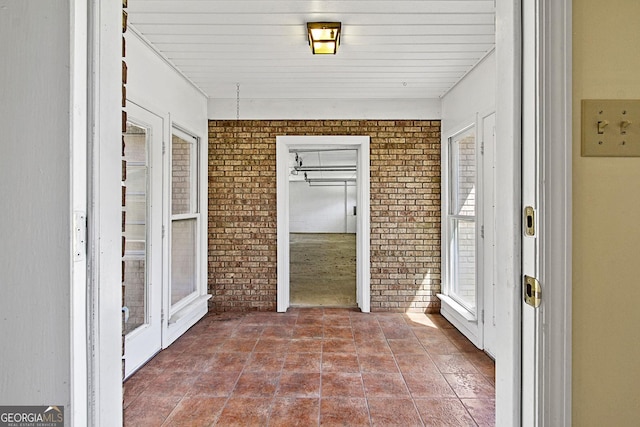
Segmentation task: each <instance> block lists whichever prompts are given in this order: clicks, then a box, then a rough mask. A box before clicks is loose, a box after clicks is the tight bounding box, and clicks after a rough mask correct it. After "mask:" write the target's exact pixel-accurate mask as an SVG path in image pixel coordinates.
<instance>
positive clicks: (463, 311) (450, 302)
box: [436, 294, 478, 323]
mask: <svg viewBox="0 0 640 427" xmlns="http://www.w3.org/2000/svg"><path fill="white" fill-rule="evenodd" d="M436 296H437V297H438V298H440V301H442V303H443V304H445V305H446V306H447V307H448V308H450V309H451V310H453V311H455V312H456V313H457V314H459V315H460V316H462V317H463V318H464V319H465V320H466V321H467V322H472V323H478V317H477V316H476V315H475V314H473V313H471V312H470V311H469V310H468V309H467V308H466V307H464V306H463V305H462V304H460V303H458V302H457V301H456V300H454V299H453V298H451V297H450V296H448V295H445V294H436Z"/></svg>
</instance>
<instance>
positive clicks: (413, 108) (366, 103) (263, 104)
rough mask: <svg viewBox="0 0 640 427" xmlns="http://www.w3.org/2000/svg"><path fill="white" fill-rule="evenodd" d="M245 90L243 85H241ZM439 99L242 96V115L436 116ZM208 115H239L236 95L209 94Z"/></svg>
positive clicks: (255, 117) (219, 117)
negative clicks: (255, 97) (246, 97)
mask: <svg viewBox="0 0 640 427" xmlns="http://www.w3.org/2000/svg"><path fill="white" fill-rule="evenodd" d="M241 92H242V88H241ZM440 111H441V110H440V99H439V98H431V99H243V98H242V97H241V98H240V118H241V119H245V120H281V119H290V120H296V119H301V120H303V119H304V120H331V119H343V120H349V119H363V120H364V119H374V120H375V119H378V120H385V119H387V120H412V119H414V120H419V119H424V120H437V119H439V118H440ZM209 118H210V119H216V120H229V119H235V118H236V100H235V99H213V98H209Z"/></svg>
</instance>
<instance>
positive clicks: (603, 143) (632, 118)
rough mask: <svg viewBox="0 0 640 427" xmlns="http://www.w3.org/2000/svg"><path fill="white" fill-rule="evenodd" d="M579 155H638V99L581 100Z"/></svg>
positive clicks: (639, 155)
mask: <svg viewBox="0 0 640 427" xmlns="http://www.w3.org/2000/svg"><path fill="white" fill-rule="evenodd" d="M582 156H584V157H640V99H583V100H582Z"/></svg>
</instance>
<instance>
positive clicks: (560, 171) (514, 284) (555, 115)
mask: <svg viewBox="0 0 640 427" xmlns="http://www.w3.org/2000/svg"><path fill="white" fill-rule="evenodd" d="M78 4H79V3H77V2H75V1H74V2H72V3H71V5H72V7H73V8H74V9H73V10H74V11H76V8H77V7H78ZM519 5H520V2H519V1H518V0H497V2H496V21H497V49H496V57H497V64H498V70H497V77H498V79H497V80H498V81H499V82H500V87H501V90H500V91H498V94H497V100H496V102H497V105H496V110H497V111H496V114H497V117H499V119H498V120H499V123H498V126H497V128H496V132H497V140H498V144H500V143H501V141H505V143H504V144H503V145H505V146H508V147H498V149H499V150H501V154H500V155H501V156H504V157H505V158H507V159H510V160H511V163H512V165H504V166H503V167H502V168H501V169H498V168H497V169H496V179H497V180H507V181H512V180H513V177H514V176H516V175H517V174H516V171H515V170H514V166H515V165H517V164H518V163H517V162H518V161H519V148H516V147H519V130H520V129H519V123H520V98H519V87H520V86H519V85H520V77H519V76H520V66H519V52H520V41H521V37H520V34H519V31H520V30H519V22H520V6H519ZM541 12H542V14H543V16H542V17H541V19H542V21H543V22H544V31H543V33H542V35H541V36H542V39H543V40H542V44H543V46H544V47H545V48H546V50H545V51H544V52H545V53H544V57H543V64H542V65H543V71H544V75H545V78H544V80H545V85H544V86H543V87H545V95H547V97H546V98H545V102H544V103H543V118H544V120H545V127H544V130H543V141H542V144H543V152H544V153H543V169H544V173H545V188H544V192H543V200H542V201H543V203H544V206H543V207H542V208H541V209H540V215H539V218H542V217H543V218H544V220H545V222H544V225H545V227H544V228H543V230H542V233H544V236H545V239H544V247H543V261H544V262H545V267H546V268H545V269H544V271H543V275H542V278H543V286H544V287H545V288H544V292H545V295H546V297H543V298H545V299H546V300H547V301H546V303H547V304H548V305H547V309H546V311H545V316H546V317H545V324H544V326H545V329H546V330H547V331H549V334H548V335H547V342H546V347H545V351H546V352H547V353H546V354H547V356H546V360H545V361H548V364H546V365H544V366H543V372H542V376H543V387H542V390H543V392H542V395H541V396H540V399H541V400H542V401H541V407H542V408H543V410H544V414H545V415H544V417H543V418H542V421H543V422H544V423H545V424H546V425H557V426H561V425H567V426H568V425H570V424H571V145H572V142H571V120H570V119H571V115H572V111H571V0H544V7H543V8H542V10H541ZM80 14H82V13H81V11H80ZM76 17H77V16H76ZM88 18H89V19H88V25H87V27H88V34H89V37H88V41H87V44H88V47H89V58H88V60H87V67H88V69H89V71H90V73H89V81H88V85H87V87H88V92H89V94H90V101H89V103H88V104H87V106H86V113H87V122H88V124H89V126H88V129H89V141H88V145H89V148H90V149H89V154H88V159H89V161H88V166H89V170H88V172H87V183H88V187H89V191H90V198H89V204H88V205H89V209H88V218H89V221H90V223H89V233H88V246H89V247H88V260H87V261H88V268H89V274H88V279H87V281H88V283H87V287H86V289H87V290H88V293H89V295H88V298H87V299H88V301H89V302H88V307H87V311H88V316H87V319H88V324H87V332H88V340H87V342H88V343H89V345H88V346H86V347H84V350H85V351H87V361H88V364H87V366H88V372H85V368H84V367H83V366H82V363H74V364H73V365H72V366H71V369H72V380H73V384H74V390H73V391H72V400H71V405H72V407H73V408H72V412H73V413H74V415H75V416H74V418H75V419H74V424H76V425H95V426H101V425H104V426H108V425H120V424H121V423H122V418H121V416H122V380H121V369H122V366H121V354H120V351H121V344H120V342H121V330H120V327H119V326H118V325H119V324H120V316H121V309H120V305H121V290H120V289H121V287H120V286H119V283H120V277H119V276H120V261H121V258H120V251H121V248H120V212H119V208H120V207H119V206H118V204H117V203H116V204H115V206H114V204H113V203H112V202H113V200H118V199H119V195H120V194H119V193H120V185H119V167H120V166H119V165H120V161H121V158H120V144H119V143H118V141H119V140H120V132H119V130H120V121H121V119H120V85H121V83H120V75H121V74H120V73H121V57H120V54H121V46H120V44H121V37H120V33H121V31H122V29H121V25H122V24H121V19H122V11H121V4H119V3H117V2H99V1H98V0H91V2H90V3H89V10H88ZM81 21H82V19H80V20H75V21H74V25H76V24H77V27H78V28H75V27H74V28H75V29H77V30H78V31H79V32H82V29H81V28H80V27H81V26H82V22H81ZM80 36H81V34H80ZM75 40H76V39H75V38H74V41H75ZM82 48H83V46H79V47H78V46H77V45H76V44H74V49H73V51H74V58H75V59H78V60H80V59H81V58H82V55H81V53H80V51H81V50H82ZM76 54H77V55H76ZM74 70H76V68H75V67H74ZM514 70H515V72H514ZM84 76H86V74H84V71H81V72H76V71H74V74H73V79H74V83H75V82H76V79H82V78H84ZM74 99H76V97H74ZM79 108H80V110H82V108H81V107H79ZM74 114H78V115H77V116H76V117H78V118H81V117H82V111H76V110H75V109H74ZM76 136H77V135H76V134H75V133H74V138H75V137H76ZM508 141H512V142H513V144H508V143H506V142H508ZM74 147H75V145H74ZM75 154H78V152H76V151H74V155H75ZM74 166H81V165H75V164H74ZM279 179H280V178H279ZM517 184H518V183H516V182H513V183H509V184H507V187H508V191H509V194H507V197H508V198H510V199H511V200H512V202H513V200H515V199H518V198H519V189H518V188H519V187H518V185H517ZM72 191H73V192H74V196H76V195H78V194H77V192H79V191H80V189H78V188H75V187H74V188H73V189H72ZM497 202H498V206H497V210H496V214H497V218H496V220H497V222H498V223H499V224H503V225H504V226H505V228H508V229H510V230H513V231H509V232H508V233H507V236H504V237H503V238H502V239H501V241H500V242H498V243H499V247H498V248H497V256H498V259H501V260H504V264H503V265H502V264H501V266H500V268H499V269H498V271H497V280H498V282H497V283H498V285H497V286H499V287H500V292H499V293H498V298H499V299H498V301H497V304H498V305H499V307H500V308H499V311H498V312H497V313H496V314H497V317H498V318H497V323H498V328H499V329H498V334H499V336H500V337H501V338H502V339H501V340H500V341H501V342H500V344H499V347H498V348H497V349H496V352H497V357H498V358H501V357H502V358H503V359H504V357H503V356H505V355H506V356H509V359H504V360H505V362H503V363H498V365H497V370H496V425H497V426H515V425H519V424H520V380H519V375H514V373H519V372H520V367H519V361H520V347H519V345H520V339H519V328H520V323H519V322H520V317H519V313H520V309H519V308H518V306H519V303H520V273H519V269H516V268H515V267H514V265H519V257H520V256H519V250H520V249H519V247H520V246H519V234H520V233H519V230H520V226H521V224H520V217H521V215H520V209H519V203H518V204H513V203H515V202H513V203H512V204H511V205H509V204H505V201H504V200H502V201H500V200H497ZM513 206H518V208H517V209H514V208H513ZM361 211H362V210H361ZM367 228H368V227H367ZM516 230H517V231H516ZM278 232H280V229H279V230H278ZM516 235H517V236H516ZM367 258H368V257H367ZM279 261H280V259H279ZM281 265H282V264H281ZM77 279H78V280H75V281H74V284H73V289H78V288H79V282H80V281H81V277H80V278H77ZM545 284H548V285H545ZM551 284H553V285H551ZM72 304H73V307H72V312H73V313H74V318H75V320H74V322H75V321H79V319H78V317H77V316H82V313H83V312H84V310H85V306H84V301H81V298H78V295H75V294H74V298H73V300H72ZM80 329H82V328H74V330H73V331H72V332H71V333H72V334H73V337H74V339H73V340H72V354H73V355H76V356H79V351H78V349H79V348H80V347H79V346H81V345H82V343H81V342H79V338H80V337H81V335H82V333H81V331H80ZM79 359H82V357H79ZM83 383H84V385H86V387H87V394H86V396H87V397H86V398H85V397H84V396H83V395H82V388H83V385H82V384H83ZM83 401H84V404H83ZM83 405H84V407H87V409H88V410H87V412H88V415H87V419H86V422H85V420H84V419H82V416H83V415H82V414H83V411H82V407H83Z"/></svg>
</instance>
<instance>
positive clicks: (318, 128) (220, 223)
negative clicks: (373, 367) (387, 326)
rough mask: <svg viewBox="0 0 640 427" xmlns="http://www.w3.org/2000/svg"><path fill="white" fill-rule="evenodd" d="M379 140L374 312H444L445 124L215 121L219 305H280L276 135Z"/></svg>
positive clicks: (374, 155) (214, 261)
mask: <svg viewBox="0 0 640 427" xmlns="http://www.w3.org/2000/svg"><path fill="white" fill-rule="evenodd" d="M277 135H367V136H370V137H371V145H370V150H371V152H370V160H371V189H370V192H371V310H372V311H382V310H390V311H420V312H432V311H437V310H438V309H439V301H438V299H437V297H436V296H435V294H436V293H437V292H439V291H440V121H435V120H434V121H421V120H418V121H385V120H317V121H251V120H239V121H236V120H230V121H216V120H212V121H209V198H208V200H209V242H208V243H209V254H208V263H209V266H208V275H209V292H210V293H211V294H212V295H213V298H212V301H211V304H212V307H211V309H212V310H214V311H240V310H242V311H244V310H263V311H273V310H275V309H276V284H277V270H276V268H277V265H276V261H277V252H276V245H277V241H276V221H277V216H276V136H277Z"/></svg>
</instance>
